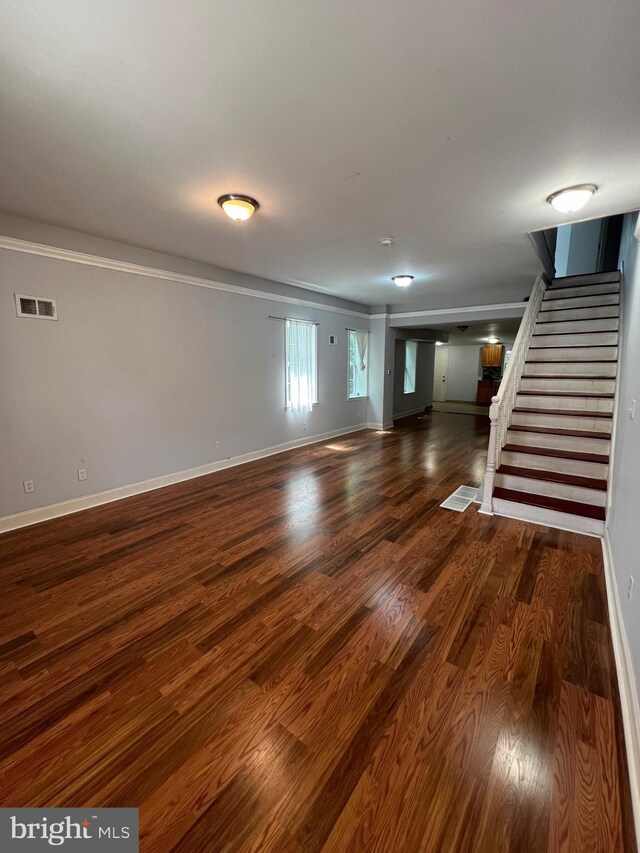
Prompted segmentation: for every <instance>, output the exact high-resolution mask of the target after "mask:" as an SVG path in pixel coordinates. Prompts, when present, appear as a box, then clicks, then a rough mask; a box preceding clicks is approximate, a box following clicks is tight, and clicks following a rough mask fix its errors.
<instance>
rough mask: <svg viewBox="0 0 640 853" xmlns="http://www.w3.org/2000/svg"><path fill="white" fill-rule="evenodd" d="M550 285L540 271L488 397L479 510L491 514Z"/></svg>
mask: <svg viewBox="0 0 640 853" xmlns="http://www.w3.org/2000/svg"><path fill="white" fill-rule="evenodd" d="M548 286H549V281H548V279H547V277H546V275H545V274H544V273H543V272H542V273H540V274H539V275H538V277H537V278H536V281H535V284H534V285H533V290H532V291H531V296H530V297H529V302H528V303H527V307H526V309H525V312H524V316H523V318H522V322H521V323H520V328H519V329H518V334H517V335H516V339H515V342H514V344H513V347H512V349H511V357H510V358H509V364H508V365H507V369H506V370H505V372H504V376H503V377H502V381H501V382H500V387H499V388H498V393H497V394H496V395H495V397H492V399H491V406H490V407H489V419H490V421H491V432H490V434H489V449H488V452H487V467H486V469H485V475H484V482H483V488H482V505H481V507H480V512H483V513H487V514H488V515H491V514H493V482H494V479H495V474H496V470H497V469H498V468H499V467H500V456H501V454H502V448H503V447H504V445H505V443H506V436H507V430H508V429H509V426H510V424H511V412H512V410H513V407H514V405H515V400H516V395H517V393H518V389H519V387H520V379H521V377H522V372H523V370H524V364H525V361H526V359H527V352H528V351H529V346H530V345H531V337H532V335H533V330H534V327H535V325H536V321H537V319H538V313H539V311H540V306H541V304H542V299H543V297H544V293H545V291H546V289H547V287H548Z"/></svg>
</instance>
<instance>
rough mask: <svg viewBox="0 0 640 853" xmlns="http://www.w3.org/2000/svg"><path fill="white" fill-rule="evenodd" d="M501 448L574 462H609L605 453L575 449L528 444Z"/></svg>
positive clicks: (508, 445) (506, 445) (605, 463)
mask: <svg viewBox="0 0 640 853" xmlns="http://www.w3.org/2000/svg"><path fill="white" fill-rule="evenodd" d="M502 449H503V450H507V451H511V452H512V453H531V454H533V455H534V456H553V457H555V458H557V459H573V460H575V461H576V462H599V463H601V464H603V465H608V464H609V456H608V454H605V453H581V452H579V451H577V450H558V449H557V448H555V447H534V446H533V445H529V444H505V445H504V447H503V448H502Z"/></svg>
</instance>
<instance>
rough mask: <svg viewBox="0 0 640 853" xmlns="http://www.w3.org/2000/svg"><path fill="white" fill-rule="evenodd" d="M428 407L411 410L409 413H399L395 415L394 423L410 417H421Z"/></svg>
mask: <svg viewBox="0 0 640 853" xmlns="http://www.w3.org/2000/svg"><path fill="white" fill-rule="evenodd" d="M425 409H426V406H419V407H418V408H417V409H409V411H408V412H397V413H394V415H393V419H394V421H396V420H398V418H408V417H409V416H410V415H421V414H423V413H424V410H425Z"/></svg>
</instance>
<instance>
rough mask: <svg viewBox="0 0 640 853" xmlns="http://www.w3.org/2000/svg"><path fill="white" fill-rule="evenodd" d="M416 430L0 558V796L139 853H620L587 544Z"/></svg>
mask: <svg viewBox="0 0 640 853" xmlns="http://www.w3.org/2000/svg"><path fill="white" fill-rule="evenodd" d="M486 423H487V419H486V418H480V417H472V416H468V415H453V414H443V413H434V414H433V415H432V416H430V417H429V418H427V419H425V420H417V419H410V420H406V421H404V422H400V423H399V424H398V425H397V427H396V429H394V430H389V431H387V432H385V433H374V432H362V433H357V434H352V435H350V436H346V437H344V438H338V439H335V440H334V441H332V442H328V443H326V444H319V445H314V446H311V447H308V448H304V449H301V450H297V451H292V452H290V453H287V454H282V455H279V456H275V457H271V458H269V459H265V460H262V461H259V462H255V463H252V464H249V465H244V466H241V467H238V468H234V469H230V470H228V471H224V472H220V473H218V474H214V475H210V476H207V477H203V478H200V479H197V480H192V481H190V482H186V483H181V484H178V485H176V486H172V487H169V488H166V489H162V490H159V491H156V492H151V493H148V494H145V495H140V496H138V497H135V498H131V499H128V500H125V501H120V502H117V503H113V504H110V505H106V506H103V507H98V508H96V509H93V510H89V511H87V512H84V513H80V514H77V515H72V516H67V517H65V518H61V519H58V520H55V521H52V522H48V523H46V524H42V525H39V526H37V527H32V528H29V529H24V530H21V531H15V532H13V533H10V534H7V535H5V536H3V537H2V538H0V557H1V559H2V563H1V569H0V578H1V581H2V599H1V601H0V791H1V795H0V796H1V798H2V805H8V806H14V807H18V806H46V805H49V806H55V805H59V806H88V805H92V806H109V805H121V806H138V807H139V808H140V824H141V850H143V851H162V853H164V851H169V850H184V851H205V850H206V851H223V850H228V851H234V853H235V852H236V851H248V850H255V851H278V853H287V851H320V850H325V851H351V850H353V851H355V850H362V851H382V852H383V853H399V852H400V851H406V853H412V851H447V852H448V851H456V853H457V851H490V853H498V851H518V853H537V851H580V853H586V851H601V853H605V852H606V851H612V852H613V851H629V853H630V851H632V850H635V847H634V842H633V835H632V828H631V826H632V824H631V812H630V805H629V791H628V784H627V781H626V765H625V755H624V744H623V739H622V731H621V726H620V713H619V704H618V694H617V684H616V676H615V667H614V664H613V659H612V650H611V640H610V633H609V626H608V621H607V609H606V601H605V588H604V582H603V570H602V563H601V556H600V543H599V541H598V540H597V539H593V538H588V537H583V536H578V535H574V534H570V533H566V532H561V531H557V530H550V529H547V528H544V527H538V526H533V525H526V524H523V523H520V522H516V521H511V520H506V519H498V518H490V517H486V516H482V515H479V514H478V513H477V512H476V510H475V508H473V507H472V508H470V509H469V510H467V511H466V512H465V513H455V512H450V511H447V510H443V509H440V508H439V507H438V504H439V503H440V502H441V501H442V500H443V499H444V498H445V497H446V496H447V495H448V494H450V493H451V492H452V491H453V490H454V489H455V488H457V487H458V486H459V485H461V484H477V483H478V482H479V480H480V477H481V474H482V470H483V463H484V456H485V451H486V445H487V429H486Z"/></svg>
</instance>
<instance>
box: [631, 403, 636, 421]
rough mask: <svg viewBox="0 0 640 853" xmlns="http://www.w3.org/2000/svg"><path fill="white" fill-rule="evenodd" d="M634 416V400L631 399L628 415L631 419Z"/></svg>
mask: <svg viewBox="0 0 640 853" xmlns="http://www.w3.org/2000/svg"><path fill="white" fill-rule="evenodd" d="M635 416H636V401H635V400H632V401H631V405H630V406H629V417H630V418H631V420H633V419H634V418H635Z"/></svg>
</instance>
